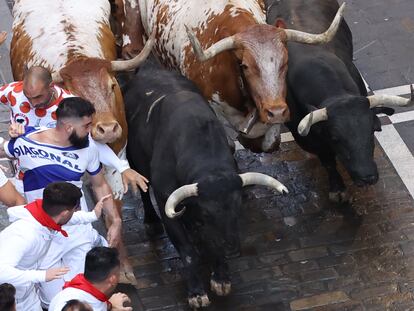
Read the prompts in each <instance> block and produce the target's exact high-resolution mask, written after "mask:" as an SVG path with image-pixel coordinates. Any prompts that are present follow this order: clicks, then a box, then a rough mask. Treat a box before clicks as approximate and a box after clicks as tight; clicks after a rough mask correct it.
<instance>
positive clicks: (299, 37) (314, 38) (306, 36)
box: [285, 2, 345, 44]
mask: <svg viewBox="0 0 414 311" xmlns="http://www.w3.org/2000/svg"><path fill="white" fill-rule="evenodd" d="M344 9H345V2H344V3H342V5H341V6H340V8H339V10H338V12H337V13H336V15H335V18H334V20H333V21H332V24H331V26H329V28H328V30H326V31H325V32H324V33H321V34H311V33H308V32H302V31H298V30H293V29H285V33H286V40H287V41H293V42H300V43H307V44H323V43H327V42H329V41H331V40H332V38H333V37H334V36H335V34H336V32H337V31H338V28H339V25H340V23H341V18H342V15H343V12H344Z"/></svg>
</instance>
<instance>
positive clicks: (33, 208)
mask: <svg viewBox="0 0 414 311" xmlns="http://www.w3.org/2000/svg"><path fill="white" fill-rule="evenodd" d="M42 206H43V200H34V201H33V202H32V203H29V204H27V205H25V208H26V209H27V210H28V211H29V212H30V214H32V216H33V217H34V219H36V220H37V221H38V222H39V223H40V224H41V225H42V226H44V227H47V228H49V229H52V230H55V231H58V232H60V233H62V235H63V236H64V237H68V233H67V232H66V231H65V230H63V229H62V226H61V225H58V224H57V223H56V222H55V221H54V220H53V219H52V217H50V216H49V215H48V214H46V212H45V211H44V209H43V207H42Z"/></svg>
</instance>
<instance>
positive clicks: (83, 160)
mask: <svg viewBox="0 0 414 311" xmlns="http://www.w3.org/2000/svg"><path fill="white" fill-rule="evenodd" d="M45 130H48V129H47V128H40V129H36V128H27V131H26V133H25V134H24V135H22V136H19V137H17V138H15V139H12V140H10V141H9V142H7V143H6V144H5V147H4V149H5V151H6V153H7V154H8V156H10V157H14V158H17V159H18V161H19V167H20V170H21V171H22V172H23V173H24V177H23V187H24V193H25V195H26V198H27V201H28V202H31V201H34V200H35V199H41V198H42V196H43V189H44V188H45V187H46V186H47V185H48V184H49V183H51V182H56V181H67V182H70V183H72V184H74V185H76V186H78V187H79V188H82V180H81V177H82V176H83V174H84V173H85V172H88V173H89V174H90V175H96V174H98V173H99V172H100V171H101V164H100V161H99V152H98V149H97V147H96V145H95V142H94V140H93V139H91V138H89V142H88V145H87V146H86V147H84V148H77V147H73V146H71V147H59V146H55V145H51V144H44V143H39V142H37V141H34V140H32V139H31V138H30V137H31V136H32V135H33V134H35V133H39V132H42V131H45Z"/></svg>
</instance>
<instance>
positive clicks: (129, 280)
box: [118, 271, 138, 287]
mask: <svg viewBox="0 0 414 311" xmlns="http://www.w3.org/2000/svg"><path fill="white" fill-rule="evenodd" d="M118 283H122V284H131V285H132V286H134V287H135V286H137V285H138V281H137V279H136V278H135V275H134V273H133V272H132V271H121V272H120V273H119V282H118Z"/></svg>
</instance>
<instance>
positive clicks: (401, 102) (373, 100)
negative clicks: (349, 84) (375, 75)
mask: <svg viewBox="0 0 414 311" xmlns="http://www.w3.org/2000/svg"><path fill="white" fill-rule="evenodd" d="M410 93H411V95H410V98H404V97H401V96H393V95H371V96H368V97H367V98H368V100H369V107H370V108H374V107H377V106H412V105H413V104H414V89H413V85H412V84H411V85H410Z"/></svg>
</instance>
